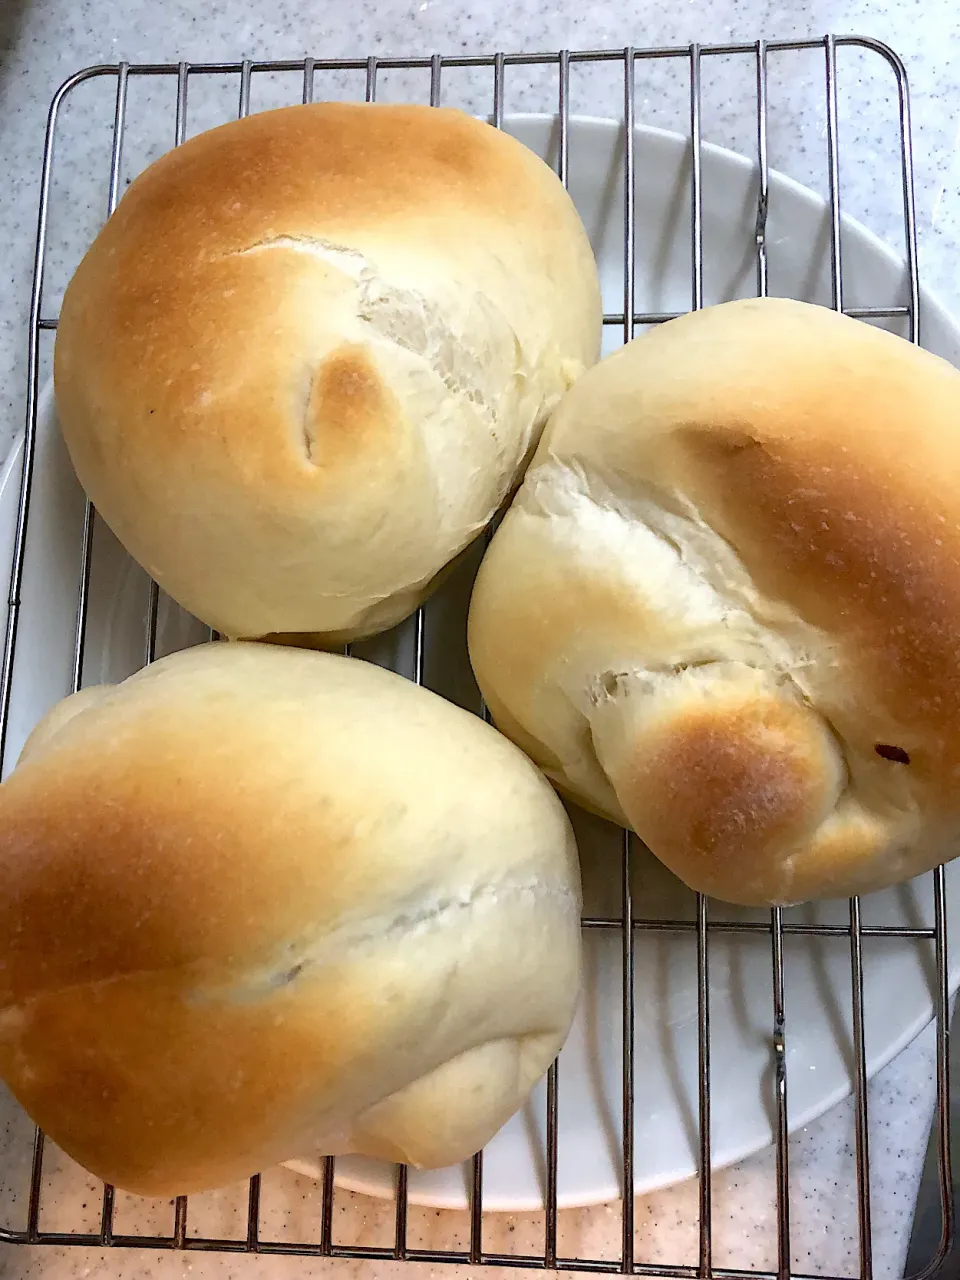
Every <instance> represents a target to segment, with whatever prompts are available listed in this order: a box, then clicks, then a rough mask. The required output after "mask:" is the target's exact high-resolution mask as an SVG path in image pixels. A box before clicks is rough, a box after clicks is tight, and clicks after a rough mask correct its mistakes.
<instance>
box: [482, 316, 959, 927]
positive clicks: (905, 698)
mask: <svg viewBox="0 0 960 1280" xmlns="http://www.w3.org/2000/svg"><path fill="white" fill-rule="evenodd" d="M470 650H471V656H472V660H473V664H474V668H475V670H476V673H477V677H478V680H479V682H480V687H481V689H482V690H483V694H484V696H485V698H486V699H487V702H488V704H489V706H490V708H491V710H492V712H493V715H494V718H495V721H496V723H497V724H498V725H499V727H500V728H501V729H503V730H504V732H506V733H508V734H509V735H510V736H511V737H513V739H514V740H515V741H516V742H518V743H519V744H520V745H521V746H522V747H523V748H524V749H525V750H526V751H527V752H528V753H529V754H530V755H531V756H532V757H533V759H534V760H536V761H537V762H538V763H539V764H540V765H541V767H542V768H544V769H545V770H546V772H547V773H548V775H549V776H550V777H551V778H552V779H553V780H554V781H555V782H556V783H557V785H558V786H560V787H561V788H562V789H563V790H565V791H567V792H569V793H570V794H571V795H573V796H575V797H576V798H577V799H579V800H580V801H582V802H583V803H585V804H587V805H588V806H590V807H592V808H593V809H595V810H596V811H598V812H599V813H601V814H604V815H606V816H607V817H609V818H612V819H613V820H614V821H617V822H621V823H624V824H625V825H630V826H632V827H633V828H634V829H635V830H636V832H637V833H638V834H639V835H640V837H641V838H642V839H643V840H644V841H645V842H646V843H647V844H648V845H649V847H650V848H651V850H652V851H653V852H654V853H655V854H656V855H657V856H658V857H660V858H661V859H662V860H663V861H664V862H665V863H666V864H667V866H668V867H670V868H671V869H672V870H673V871H674V872H675V873H676V874H677V875H678V876H680V877H681V878H682V879H683V880H685V881H686V882H687V883H688V884H689V885H691V886H693V887H694V888H696V889H699V890H702V891H704V892H707V893H710V894H714V895H716V896H717V897H720V898H724V899H727V900H729V901H732V902H739V903H793V902H798V901H801V900H805V899H809V898H819V897H832V896H836V895H847V894H852V893H855V892H869V891H872V890H875V889H881V888H884V887H886V886H888V885H891V884H893V883H895V882H896V881H899V880H903V879H906V878H908V877H911V876H914V875H917V874H919V873H920V872H923V871H925V870H927V869H928V868H930V867H933V866H934V865H936V863H937V862H939V861H940V860H942V859H943V858H945V857H951V856H953V855H954V853H955V852H956V850H957V846H956V837H957V836H958V834H960V787H958V780H960V373H958V372H957V371H956V370H955V369H954V368H953V367H951V366H950V365H948V364H947V363H945V362H944V361H942V360H940V359H938V358H936V357H934V356H932V355H930V354H928V353H927V352H924V351H921V350H919V349H918V348H916V347H914V346H911V345H910V344H908V343H906V342H904V341H902V340H901V339H899V338H896V337H894V336H893V335H891V334H888V333H885V332H882V331H881V330H879V329H876V328H873V327H872V326H869V325H866V324H863V323H861V322H859V321H854V320H851V319H848V318H845V317H843V316H839V315H836V314H834V313H833V312H830V311H827V310H824V309H821V308H817V307H812V306H807V305H804V304H801V303H797V302H788V301H783V300H774V299H769V300H763V301H745V302H735V303H730V304H727V305H724V306H718V307H713V308H710V309H707V310H705V311H702V312H699V313H697V314H694V315H690V316H686V317H684V318H682V319H679V320H675V321H672V322H671V323H668V324H666V325H664V326H663V327H662V328H659V329H656V330H654V331H652V332H650V333H648V334H647V335H645V336H643V337H641V338H639V339H637V340H636V341H635V342H633V343H632V344H631V345H629V346H628V347H626V348H625V349H623V350H622V351H620V352H618V353H617V354H615V355H613V356H612V357H611V358H610V359H608V360H606V361H604V362H603V363H602V364H600V365H598V366H597V367H596V369H594V370H592V371H591V372H590V373H589V374H587V375H586V376H585V377H584V379H583V380H582V381H581V382H580V383H579V384H578V385H577V386H576V387H575V388H574V389H573V391H572V392H571V393H570V395H569V396H568V397H567V398H566V399H565V401H564V402H563V404H562V406H561V407H560V409H559V410H558V411H557V413H556V415H555V416H554V418H553V420H552V421H551V423H550V424H549V426H548V428H547V431H546V433H545V435H544V438H543V441H542V442H541V445H540V448H539V450H538V452H537V455H536V457H535V459H534V462H533V464H532V466H531V468H530V470H529V472H528V473H527V476H526V479H525V481H524V484H523V486H522V488H521V490H520V491H519V493H518V495H517V497H516V500H515V501H514V503H513V506H512V507H511V509H510V511H509V513H508V514H507V516H506V518H505V520H504V521H503V524H502V527H501V528H500V530H499V531H498V533H497V534H496V536H495V538H494V540H493V543H492V546H491V548H490V551H489V554H488V555H487V556H486V558H485V560H484V562H483V565H482V567H481V570H480V575H479V579H478V582H477V586H476V592H475V595H474V597H473V601H472V606H471V615H470Z"/></svg>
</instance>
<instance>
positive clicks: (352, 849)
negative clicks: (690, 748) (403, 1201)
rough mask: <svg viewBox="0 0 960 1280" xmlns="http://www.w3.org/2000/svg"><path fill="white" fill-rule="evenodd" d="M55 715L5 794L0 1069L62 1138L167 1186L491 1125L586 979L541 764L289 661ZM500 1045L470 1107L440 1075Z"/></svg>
mask: <svg viewBox="0 0 960 1280" xmlns="http://www.w3.org/2000/svg"><path fill="white" fill-rule="evenodd" d="M69 709H70V704H69V703H68V704H67V708H66V710H65V711H63V712H59V711H58V712H57V713H55V718H54V720H53V721H52V722H51V725H50V726H49V728H42V729H41V731H40V732H39V734H38V735H37V736H36V737H35V739H34V740H33V742H32V745H31V746H30V750H29V755H28V757H27V758H26V760H25V761H24V763H23V764H22V765H19V766H18V767H17V769H16V770H15V771H14V773H13V774H12V775H11V776H10V777H9V778H8V779H7V781H6V782H5V783H4V784H3V786H2V787H0V879H2V882H3V884H4V886H5V892H4V894H3V895H0V1075H2V1077H3V1078H4V1080H5V1081H6V1082H7V1083H8V1084H9V1086H10V1088H11V1089H12V1090H13V1092H14V1093H15V1094H16V1096H17V1097H18V1098H19V1099H20V1101H21V1102H22V1103H23V1105H24V1106H25V1107H26V1109H27V1110H28V1111H29V1113H30V1114H31V1115H32V1116H33V1118H34V1119H35V1120H36V1121H37V1122H38V1123H40V1124H41V1125H42V1126H43V1127H44V1128H45V1130H46V1131H47V1132H48V1133H49V1134H50V1135H51V1137H52V1138H53V1139H54V1140H55V1141H56V1142H57V1143H58V1144H59V1145H60V1146H61V1147H62V1148H63V1149H64V1150H66V1151H67V1152H68V1153H69V1154H70V1155H71V1156H72V1157H73V1158H74V1159H76V1160H78V1161H79V1162H80V1163H81V1164H83V1165H84V1166H85V1167H86V1168H88V1169H90V1170H91V1171H93V1172H94V1173H96V1174H97V1175H98V1176H100V1177H102V1178H104V1179H106V1180H107V1181H110V1182H112V1183H115V1184H117V1185H119V1186H121V1187H124V1188H126V1189H129V1190H132V1191H137V1192H141V1193H144V1194H174V1193H180V1192H187V1191H191V1190H198V1189H204V1188H207V1189H209V1188H212V1187H214V1186H218V1185H225V1184H226V1183H228V1182H230V1181H232V1180H235V1179H237V1178H240V1177H243V1176H246V1175H248V1174H250V1173H253V1172H255V1171H256V1170H257V1169H258V1168H261V1167H264V1166H266V1165H268V1164H272V1163H275V1162H277V1161H280V1160H284V1159H289V1158H292V1157H295V1156H298V1155H303V1154H305V1153H308V1152H311V1153H316V1152H317V1151H324V1150H327V1151H330V1152H333V1153H334V1154H338V1153H342V1152H344V1151H347V1150H354V1151H361V1152H367V1153H374V1152H375V1151H377V1150H379V1149H381V1147H382V1145H383V1144H384V1143H386V1144H390V1143H393V1144H394V1145H398V1146H400V1147H401V1148H402V1147H403V1144H404V1142H405V1141H406V1137H405V1134H406V1133H407V1132H408V1130H410V1129H411V1125H412V1124H413V1122H412V1120H411V1115H412V1116H413V1119H415V1120H418V1121H419V1123H418V1125H416V1126H414V1127H416V1128H418V1129H419V1136H418V1138H417V1141H416V1144H415V1146H413V1147H411V1148H410V1150H409V1152H408V1155H409V1158H410V1159H416V1160H421V1161H423V1162H425V1163H428V1164H441V1165H442V1164H446V1163H450V1162H454V1161H457V1160H460V1159H463V1158H466V1157H467V1156H469V1155H470V1154H471V1152H472V1150H473V1148H472V1147H469V1143H470V1142H472V1141H473V1140H474V1139H478V1141H479V1142H481V1143H482V1142H484V1141H486V1140H487V1139H488V1138H489V1137H490V1136H492V1134H493V1133H494V1132H495V1131H496V1129H497V1128H498V1127H499V1126H500V1124H502V1123H503V1122H504V1121H505V1120H506V1118H507V1116H508V1115H509V1114H510V1113H511V1112H512V1111H513V1110H514V1109H515V1108H516V1107H517V1106H519V1105H520V1104H521V1103H522V1101H523V1099H524V1097H525V1095H526V1092H527V1091H528V1090H529V1088H530V1087H532V1085H533V1083H534V1081H535V1080H536V1078H537V1077H538V1076H539V1075H540V1074H542V1072H543V1071H545V1070H546V1068H547V1066H548V1065H549V1062H550V1061H551V1059H552V1056H553V1055H554V1054H555V1053H556V1052H557V1051H558V1050H559V1047H560V1044H561V1043H562V1040H563V1038H564V1037H565V1035H566V1032H567V1030H568V1027H569V1022H570V1019H571V1017H572V1014H573V1008H574V1004H575V1001H576V994H577V986H578V979H579V910H578V884H577V868H576V856H575V848H574V844H573V838H572V833H571V831H570V828H569V823H568V821H567V819H566V816H565V814H564V813H563V810H562V807H561V806H560V804H559V801H557V799H556V797H555V796H553V795H552V793H551V791H550V788H549V787H548V786H547V784H546V783H545V782H544V780H543V779H542V778H540V777H539V776H538V775H537V773H536V771H535V770H534V768H533V766H532V765H530V763H529V761H527V760H526V759H525V758H524V757H523V755H522V754H521V753H520V752H518V751H517V750H516V749H515V748H514V747H512V745H511V744H509V743H508V742H507V741H506V740H505V739H503V738H502V737H500V735H498V734H496V733H495V732H494V731H493V730H492V729H490V728H488V727H487V726H486V725H484V724H483V723H482V722H481V721H479V720H478V719H477V718H476V717H473V716H470V715H468V714H467V713H466V712H464V711H461V710H460V709H459V708H456V707H453V706H451V705H449V704H447V703H445V702H443V701H442V700H441V699H440V698H438V697H435V696H434V695H432V694H428V693H427V692H426V691H424V690H421V689H417V688H416V687H415V686H413V685H412V684H410V683H409V682H407V681H405V680H402V679H401V678H400V677H398V676H394V675H392V674H391V673H389V672H384V671H381V670H380V669H379V668H376V667H372V666H369V665H368V664H366V663H361V662H359V661H356V660H350V659H345V658H338V657H334V656H332V655H328V654H312V653H303V652H300V651H296V650H291V649H283V648H279V647H273V646H264V645H246V644H218V645H210V646H205V647H202V648H200V649H197V650H191V651H188V652H187V653H182V654H178V655H175V656H174V657H173V658H168V659H164V660H163V661H162V662H160V663H157V664H155V666H153V667H152V668H149V669H148V670H147V671H145V672H142V673H140V674H139V675H137V676H136V677H133V678H132V679H131V680H129V681H127V682H125V683H124V684H123V685H121V686H119V687H118V688H117V689H116V690H108V691H104V692H103V693H101V694H100V695H99V696H98V697H95V698H88V697H87V695H84V701H83V702H82V703H81V709H80V710H79V711H77V713H76V714H74V715H70V714H69ZM425 777H427V778H429V780H430V788H429V793H428V792H426V791H424V790H423V779H424V778H425ZM491 804H492V805H494V806H495V808H496V813H494V814H491V813H488V811H487V810H488V806H489V805H491ZM521 997H522V998H521ZM490 1045H500V1046H501V1048H500V1049H499V1050H497V1053H496V1054H495V1056H496V1058H497V1061H498V1063H500V1066H501V1070H500V1075H498V1077H497V1079H498V1080H499V1084H497V1085H496V1086H495V1087H490V1088H488V1089H487V1090H486V1091H485V1092H483V1091H481V1092H478V1093H477V1095H476V1097H475V1098H474V1102H473V1105H472V1106H467V1107H466V1108H465V1107H464V1104H463V1098H462V1097H460V1096H455V1093H454V1091H452V1084H450V1085H449V1087H448V1085H444V1083H443V1080H444V1078H445V1075H444V1073H443V1072H442V1071H441V1072H440V1075H439V1076H438V1077H437V1078H436V1079H434V1078H433V1073H436V1072H438V1070H439V1069H440V1068H442V1067H444V1066H445V1065H446V1064H449V1063H450V1062H451V1061H453V1060H459V1059H460V1058H461V1057H462V1056H463V1055H467V1059H466V1060H467V1063H468V1065H469V1062H470V1061H471V1060H472V1059H471V1057H470V1055H472V1054H477V1053H479V1054H480V1055H481V1057H483V1055H484V1054H488V1053H489V1052H490V1050H489V1046H490ZM454 1074H456V1073H454ZM447 1075H449V1073H447ZM414 1084H418V1090H415V1091H414V1093H415V1098H414V1100H410V1098H409V1097H408V1099H407V1102H406V1104H405V1106H401V1105H400V1102H399V1101H395V1102H394V1103H393V1104H392V1105H391V1106H390V1107H384V1106H383V1104H384V1102H385V1100H387V1099H389V1098H393V1097H395V1095H397V1094H398V1092H401V1093H402V1091H403V1090H407V1089H410V1087H411V1086H412V1085H414ZM416 1099H419V1101H416ZM411 1108H412V1111H411ZM371 1111H373V1115H370V1114H368V1113H370V1112H371ZM460 1113H462V1116H463V1118H462V1120H457V1119H456V1117H457V1115H458V1114H460ZM377 1117H379V1119H377ZM401 1120H402V1123H403V1129H402V1131H397V1130H396V1129H395V1128H393V1127H391V1126H392V1125H394V1123H396V1124H400V1123H401ZM461 1142H463V1143H464V1144H465V1145H463V1146H461V1145H458V1144H459V1143H461Z"/></svg>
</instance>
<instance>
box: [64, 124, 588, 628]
mask: <svg viewBox="0 0 960 1280" xmlns="http://www.w3.org/2000/svg"><path fill="white" fill-rule="evenodd" d="M600 330H601V310H600V291H599V284H598V280H597V270H596V265H595V263H594V259H593V254H592V252H591V249H590V245H589V243H588V240H587V236H586V233H585V231H584V229H583V226H582V224H581V222H580V219H579V217H578V216H577V213H576V210H575V209H574V207H573V204H572V202H571V200H570V198H569V197H568V196H567V194H566V192H565V191H564V189H563V187H562V185H561V183H560V181H559V179H558V178H557V177H556V175H555V174H554V173H553V171H552V170H551V169H550V168H548V166H547V165H546V164H544V163H543V162H542V161H541V160H540V159H539V158H538V157H537V156H535V155H534V154H533V152H532V151H529V150H528V149H527V148H526V147H524V146H522V145H521V144H520V143H519V142H517V141H515V140H514V139H513V138H511V137H509V136H508V135H506V134H504V133H501V132H498V131H497V130H496V129H494V128H492V127H490V126H489V125H486V124H483V123H481V122H480V121H478V120H474V119H472V118H470V117H469V116H466V115H463V114H462V113H460V112H459V111H450V110H438V109H435V108H430V107H402V106H376V105H366V104H342V103H324V104H317V105H315V106H302V107H291V108H286V109H283V110H279V111H268V112H263V113H262V114H259V115H254V116H251V117H249V118H248V119H244V120H239V121H235V122H233V123H231V124H227V125H224V126H223V127H221V128H218V129H214V130H212V131H211V132H209V133H205V134H201V135H200V136H198V137H195V138H192V139H191V140H190V141H188V142H187V143H186V144H185V145H184V146H182V147H180V148H178V149H177V150H176V151H173V152H171V153H170V154H169V155H166V156H164V157H163V158H162V159H161V160H159V161H158V162H157V163H156V164H154V165H153V166H152V167H151V168H149V169H148V170H147V171H146V172H145V173H144V174H142V175H141V176H140V177H139V178H138V179H137V180H136V181H135V182H134V183H133V185H132V186H131V187H130V189H129V190H128V191H127V193H126V195H125V196H124V197H123V199H122V200H121V202H120V205H119V207H118V209H117V212H116V213H115V214H114V216H113V217H112V218H111V219H110V221H109V222H108V224H107V226H106V227H105V228H104V230H103V231H102V232H101V234H100V236H99V237H98V238H97V240H96V241H95V243H94V245H93V247H92V248H91V249H90V251H89V253H88V254H87V255H86V257H85V258H84V260H83V262H82V263H81V265H80V267H79V269H78V271H77V273H76V275H75V276H74V278H73V280H72V281H71V283H70V286H69V288H68V289H67V292H66V296H65V298H64V302H63V308H62V311H61V316H60V323H59V329H58V335H57V345H56V355H55V388H56V400H57V409H58V413H59V417H60V424H61V427H62V430H63V435H64V439H65V440H66V443H67V448H68V450H69V452H70V456H71V458H72V459H73V463H74V466H75V468H76V471H77V474H78V476H79V478H80V481H81V483H82V484H83V486H84V488H85V489H86V491H87V493H88V494H89V496H90V497H91V498H92V500H93V502H94V503H95V505H96V508H97V510H98V512H100V513H101V514H102V516H103V517H104V519H105V520H106V522H107V524H108V525H109V526H110V527H111V528H112V530H113V532H114V533H115V534H116V535H117V537H118V538H119V539H120V541H121V542H122V543H123V545H124V546H125V547H126V549H127V550H128V551H129V552H130V553H131V555H132V556H133V557H134V558H135V559H136V560H138V561H139V562H140V564H141V565H143V567H144V568H145V569H147V571H148V572H149V573H151V574H152V575H153V577H154V578H155V579H156V580H157V581H158V582H159V583H160V585H161V586H162V587H163V588H164V589H165V590H166V591H168V592H169V593H170V595H172V596H173V597H174V599H176V600H177V601H179V603H180V604H182V605H183V606H184V607H185V608H186V609H188V610H190V611H191V612H192V613H194V614H195V615H196V616H197V617H199V618H200V619H201V620H202V621H203V622H205V623H208V624H209V625H210V626H211V627H214V628H216V629H217V630H218V631H220V632H222V633H223V634H224V635H227V636H231V637H267V636H273V635H278V636H279V637H280V638H283V639H287V640H293V641H295V642H299V643H305V644H331V645H332V644H335V643H337V644H339V643H341V642H342V641H344V640H349V639H353V638H356V637H358V636H362V635H370V634H373V633H374V632H377V631H382V630H385V629H386V628H387V627H390V626H392V625H393V624H394V623H396V622H399V621H400V620H401V619H402V618H404V617H405V616H406V615H407V614H409V613H411V612H412V611H413V610H414V609H415V608H416V607H417V605H418V604H419V603H420V602H421V601H422V600H423V599H424V597H425V596H426V595H427V593H428V592H429V591H430V589H431V586H432V585H433V583H434V580H435V579H436V577H437V574H438V573H439V572H440V571H441V570H442V569H443V568H444V566H445V565H447V564H448V563H449V562H450V561H451V560H452V559H453V558H454V557H455V556H457V554H458V553H459V552H460V551H461V550H462V549H463V548H464V547H465V546H466V545H467V544H468V543H469V542H470V541H471V540H472V539H473V538H474V536H475V535H476V534H477V533H478V532H479V531H480V530H482V529H483V528H484V526H485V525H486V524H487V523H488V521H489V520H490V518H491V516H492V515H493V514H494V512H495V511H496V510H497V509H498V508H499V507H500V505H501V504H502V502H503V500H504V498H505V497H506V496H507V495H508V493H509V491H510V489H511V488H512V486H513V485H514V483H515V481H516V479H517V477H518V476H519V474H520V471H521V468H522V466H523V465H524V463H525V462H526V461H527V459H528V457H529V454H530V452H531V451H532V448H533V446H534V445H535V444H536V441H537V438H538V436H539V433H540V431H541V429H542V426H543V424H544V422H545V421H546V418H547V416H548V415H549V413H550V411H551V409H552V408H553V407H554V406H555V405H556V403H557V401H558V400H559V398H560V396H561V395H562V394H563V392H565V391H566V389H567V388H568V387H569V385H570V384H571V383H572V382H573V380H574V379H575V378H576V377H577V376H578V375H579V374H580V373H581V372H582V371H583V369H584V368H585V367H586V366H587V365H590V364H592V363H593V361H594V360H595V359H596V358H597V356H598V354H599V346H600Z"/></svg>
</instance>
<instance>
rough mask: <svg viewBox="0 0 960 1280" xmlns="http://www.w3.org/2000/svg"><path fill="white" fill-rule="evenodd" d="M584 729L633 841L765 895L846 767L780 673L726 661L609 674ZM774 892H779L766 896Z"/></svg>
mask: <svg viewBox="0 0 960 1280" xmlns="http://www.w3.org/2000/svg"><path fill="white" fill-rule="evenodd" d="M602 689H603V693H602V694H601V695H599V696H597V698H596V699H595V708H594V711H593V713H592V715H591V732H592V736H593V741H594V745H595V748H596V752H597V758H598V760H599V762H600V765H601V767H602V768H603V770H604V772H605V773H606V775H607V777H608V778H609V779H610V781H611V783H612V785H613V787H614V790H615V791H616V793H617V798H618V800H619V802H620V805H621V807H622V809H623V812H624V814H625V815H626V817H627V819H628V820H629V822H630V824H631V826H632V827H633V828H634V830H635V831H636V832H637V834H638V835H639V836H640V838H641V839H642V840H643V841H644V842H645V843H646V844H648V845H649V846H650V848H652V849H654V850H655V851H656V854H657V857H658V858H660V859H661V860H662V861H663V862H665V863H666V865H667V866H668V867H670V869H671V870H672V871H674V872H675V873H677V874H678V875H680V876H681V878H682V879H684V880H687V881H688V883H695V884H697V885H698V886H699V887H700V888H702V889H703V890H704V891H705V892H708V893H714V892H716V893H718V894H719V895H720V896H726V897H728V898H729V897H730V865H731V864H733V865H736V866H737V867H738V868H739V869H740V870H741V872H742V881H741V885H740V892H738V894H737V900H738V901H741V902H751V901H764V900H767V895H768V893H769V889H770V886H771V880H774V881H776V880H777V878H778V877H777V872H776V870H775V868H776V867H780V869H781V870H782V883H783V891H784V895H785V898H784V900H788V899H789V885H790V880H791V878H792V877H791V867H790V864H791V861H792V859H793V858H794V857H795V856H796V854H797V853H798V852H802V850H803V849H804V848H806V847H808V846H809V844H810V842H811V839H812V838H813V837H814V835H815V833H816V832H817V831H818V829H819V828H820V827H821V825H822V824H823V823H824V822H825V821H827V820H828V819H830V818H831V817H832V815H833V814H834V812H835V810H836V806H837V803H838V801H839V800H840V797H841V795H842V794H843V790H844V787H845V786H846V782H847V775H846V767H845V764H844V760H843V756H842V755H841V752H840V749H839V746H838V744H837V741H836V739H835V738H834V736H833V733H832V732H831V730H830V728H829V726H828V725H827V724H826V723H825V721H824V720H823V718H822V717H821V716H819V715H818V714H817V712H816V711H815V710H814V709H813V708H811V707H810V706H809V705H808V704H807V703H805V702H804V701H803V700H802V698H801V697H800V695H799V694H798V692H797V691H796V689H795V687H794V686H793V685H792V684H791V683H790V682H789V681H788V680H785V679H783V678H782V677H779V676H777V675H776V674H774V673H771V672H768V671H762V670H758V669H756V668H753V667H749V666H747V665H745V664H742V663H737V662H714V663H708V664H705V665H703V666H697V667H691V668H687V669H681V670H678V671H673V670H671V671H667V672H653V673H651V672H641V673H637V674H626V675H622V676H618V677H616V678H615V680H611V679H610V678H609V677H608V678H607V679H606V680H605V681H604V682H603V684H602ZM777 897H779V895H777Z"/></svg>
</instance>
